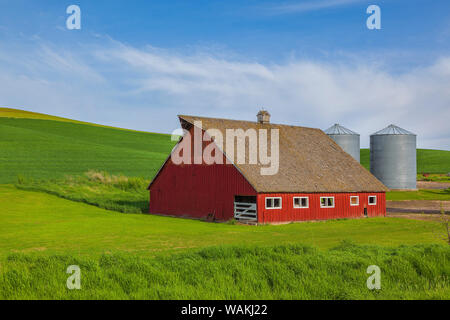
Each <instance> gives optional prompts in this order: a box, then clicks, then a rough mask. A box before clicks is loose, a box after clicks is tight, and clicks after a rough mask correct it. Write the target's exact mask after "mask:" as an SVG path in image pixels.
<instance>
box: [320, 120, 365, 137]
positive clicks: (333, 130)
mask: <svg viewBox="0 0 450 320" xmlns="http://www.w3.org/2000/svg"><path fill="white" fill-rule="evenodd" d="M325 133H326V134H349V135H357V136H359V134H358V133H356V132H354V131H352V130H350V129H347V128H346V127H343V126H341V125H340V124H338V123H336V124H335V125H334V126H332V127H330V128H328V129H327V130H325Z"/></svg>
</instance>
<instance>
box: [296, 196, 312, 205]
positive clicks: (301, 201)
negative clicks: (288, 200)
mask: <svg viewBox="0 0 450 320" xmlns="http://www.w3.org/2000/svg"><path fill="white" fill-rule="evenodd" d="M294 208H309V199H308V197H294Z"/></svg>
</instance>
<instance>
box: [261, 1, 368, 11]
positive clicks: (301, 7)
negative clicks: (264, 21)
mask: <svg viewBox="0 0 450 320" xmlns="http://www.w3.org/2000/svg"><path fill="white" fill-rule="evenodd" d="M358 2H362V1H361V0H316V1H306V2H305V1H303V2H295V3H287V4H282V5H278V6H273V7H268V8H266V11H267V12H269V13H271V14H287V13H303V12H309V11H317V10H321V9H328V8H335V7H341V6H345V5H350V4H354V3H358Z"/></svg>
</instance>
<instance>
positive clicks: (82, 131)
mask: <svg viewBox="0 0 450 320" xmlns="http://www.w3.org/2000/svg"><path fill="white" fill-rule="evenodd" d="M0 136H1V140H0V183H11V182H15V181H16V180H17V177H18V176H24V177H29V178H34V179H51V178H63V177H65V176H66V175H72V176H73V175H80V174H83V173H85V172H87V171H89V170H97V171H107V172H109V173H111V174H124V175H127V176H138V177H144V178H146V179H150V178H152V177H153V176H154V174H155V173H156V171H157V170H158V169H159V167H160V165H161V164H162V163H163V161H164V160H165V159H166V158H167V156H168V154H169V153H170V150H171V149H172V147H173V145H174V143H173V142H172V141H171V140H170V136H169V135H166V134H157V133H147V132H139V131H133V130H126V129H120V128H112V127H107V126H102V125H98V124H92V123H86V122H81V121H76V120H71V119H65V118H60V117H54V116H50V115H45V114H41V113H34V112H28V111H23V110H16V109H10V108H0ZM369 157H370V156H369V150H368V149H362V150H361V163H362V164H363V165H364V166H365V167H366V168H367V169H369V167H370V165H369ZM418 172H427V173H447V172H450V151H439V150H424V149H419V150H418Z"/></svg>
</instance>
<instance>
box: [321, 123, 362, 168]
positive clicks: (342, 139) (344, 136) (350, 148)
mask: <svg viewBox="0 0 450 320" xmlns="http://www.w3.org/2000/svg"><path fill="white" fill-rule="evenodd" d="M325 133H326V134H327V135H328V136H329V137H330V138H331V139H333V140H334V141H335V142H336V143H337V144H338V145H339V146H340V147H341V148H342V149H344V151H345V152H347V153H348V154H350V155H351V156H352V157H353V158H355V159H356V161H358V162H359V160H360V159H359V158H360V139H359V134H358V133H356V132H353V131H352V130H350V129H347V128H345V127H343V126H341V125H339V124H337V123H336V124H335V125H334V126H332V127H331V128H328V129H327V130H325Z"/></svg>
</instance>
